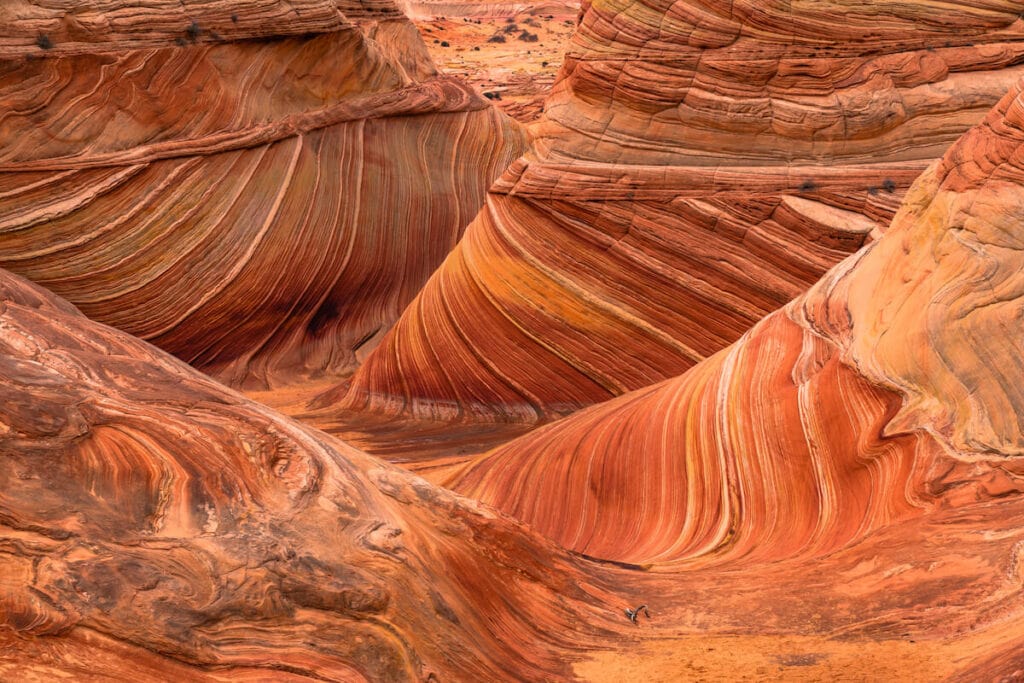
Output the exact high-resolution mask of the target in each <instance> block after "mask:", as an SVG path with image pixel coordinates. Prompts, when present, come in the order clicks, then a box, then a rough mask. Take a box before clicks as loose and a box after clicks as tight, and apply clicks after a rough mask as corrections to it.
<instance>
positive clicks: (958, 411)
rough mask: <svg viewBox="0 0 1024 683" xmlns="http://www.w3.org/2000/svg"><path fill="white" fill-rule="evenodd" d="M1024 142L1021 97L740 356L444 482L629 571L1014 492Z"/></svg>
mask: <svg viewBox="0 0 1024 683" xmlns="http://www.w3.org/2000/svg"><path fill="white" fill-rule="evenodd" d="M1022 148H1024V96H1022V93H1021V87H1020V86H1019V85H1018V86H1017V87H1016V88H1014V89H1013V91H1012V92H1011V93H1010V94H1009V95H1007V96H1006V98H1004V100H1003V101H1002V102H1001V103H1000V104H999V106H998V107H997V108H996V109H994V110H993V112H992V113H991V114H989V116H988V117H987V118H986V119H985V121H984V122H983V123H982V124H981V125H979V126H978V127H977V128H975V129H973V130H972V131H970V132H969V133H967V134H966V135H964V136H963V138H962V139H961V140H960V141H958V142H957V144H956V145H954V146H953V148H952V149H951V150H950V151H949V153H948V154H947V155H946V156H945V157H944V158H943V159H942V160H941V161H939V162H937V163H936V164H935V165H934V166H933V167H932V168H930V169H929V170H928V171H927V172H925V174H924V175H923V176H922V177H921V178H920V179H919V180H918V181H917V184H916V185H915V186H914V187H913V188H912V189H911V191H910V193H909V194H908V196H907V199H906V202H905V204H904V206H903V208H902V209H901V211H900V213H899V214H898V215H897V217H896V219H895V220H894V222H893V225H892V226H891V227H890V229H889V230H888V232H887V233H886V234H885V235H884V236H883V237H882V238H881V239H880V240H879V241H877V242H875V243H873V244H871V245H869V246H868V247H866V248H865V249H863V250H862V251H860V252H858V253H857V254H854V255H852V256H850V257H849V258H847V259H846V260H844V261H843V262H841V263H840V264H838V265H837V266H836V267H835V268H833V269H832V270H831V271H829V273H828V274H827V275H826V276H825V277H824V278H823V279H822V280H821V281H820V282H819V283H817V284H816V285H815V286H814V287H812V288H811V290H810V291H809V292H808V293H807V294H805V295H804V296H802V297H800V298H798V299H796V300H795V301H794V302H793V303H791V304H790V305H788V306H787V307H785V308H784V309H782V310H780V311H778V312H776V313H774V314H772V315H770V316H768V317H767V318H766V319H765V320H764V321H762V322H761V323H759V324H757V325H756V326H755V327H754V328H753V329H752V330H750V331H749V332H748V333H746V334H745V335H744V336H743V337H742V338H741V339H740V340H739V341H738V342H737V343H736V344H734V345H733V346H731V347H729V348H727V349H725V350H723V351H721V352H719V353H718V354H716V355H715V356H713V357H711V358H709V359H708V360H706V361H704V362H702V363H700V364H699V365H697V366H696V367H694V368H693V369H691V370H690V371H689V372H687V373H685V374H683V375H681V376H680V377H678V378H676V379H672V380H669V381H667V382H663V383H661V384H658V385H655V386H652V387H650V388H647V389H643V390H639V391H636V392H632V393H629V394H626V395H624V396H622V397H620V398H617V399H615V400H612V401H608V402H606V403H604V404H602V405H600V406H596V407H594V408H591V409H588V410H586V411H583V412H581V413H579V414H577V415H574V416H572V417H569V418H566V419H564V420H562V421H560V422H557V423H555V424H553V425H550V426H547V427H544V428H541V429H538V430H536V431H534V432H533V433H531V434H529V435H527V436H525V437H522V438H520V439H518V440H516V441H513V442H511V443H510V444H508V445H507V446H504V447H501V448H499V449H497V450H495V451H493V452H491V453H489V454H487V455H484V456H481V457H480V458H478V459H477V460H476V461H475V462H471V463H470V464H467V465H464V466H463V467H462V468H461V469H459V470H457V471H456V472H454V473H452V474H451V476H450V477H449V479H448V480H447V481H446V483H447V484H448V485H449V486H451V487H452V488H454V489H455V490H457V491H460V492H462V493H464V494H467V495H470V496H472V497H474V498H477V499H479V500H483V501H484V502H488V503H491V504H493V505H495V506H497V507H499V508H501V509H504V510H506V511H507V512H509V513H510V514H513V515H515V516H516V517H518V518H520V519H522V520H524V521H527V522H529V523H530V524H531V525H532V526H534V527H535V528H537V529H539V530H541V531H542V532H544V533H546V534H547V535H549V536H550V537H552V538H554V539H556V540H557V541H558V542H559V543H560V544H562V545H564V546H566V547H568V548H571V549H574V550H577V551H579V552H582V553H585V554H588V555H594V556H597V557H602V558H606V559H614V560H619V561H628V562H632V563H637V564H642V563H655V562H666V561H683V560H694V561H701V562H724V561H727V560H730V559H735V558H743V561H744V562H752V561H763V560H777V559H784V558H790V557H799V556H803V555H808V554H809V555H823V554H827V553H829V552H832V551H834V550H836V549H838V548H841V547H846V546H849V545H850V544H852V543H856V542H858V541H860V540H862V539H864V538H866V537H868V536H869V535H870V534H871V533H872V532H874V531H876V530H878V529H881V528H884V527H887V526H890V525H892V524H894V523H895V522H898V521H900V520H904V519H911V518H916V517H920V516H923V515H927V514H929V513H934V512H935V511H937V510H939V509H942V508H944V507H949V506H953V507H955V506H957V505H966V504H977V503H983V502H988V501H994V500H998V499H1000V498H1003V497H1007V496H1010V497H1012V496H1017V495H1019V494H1020V492H1021V491H1022V490H1024V464H1022V463H1021V462H1020V461H1019V460H1020V455H1021V453H1022V445H1024V441H1022V439H1024V437H1022V431H1021V425H1020V416H1021V415H1024V395H1022V394H1021V392H1020V389H1019V383H1016V382H1014V381H1011V380H1010V378H1011V377H1019V376H1020V374H1021V373H1022V372H1024V365H1022V360H1021V359H1022V357H1024V355H1022V353H1021V352H1022V351H1024V348H1022V347H1021V338H1020V335H1019V334H1016V332H1015V331H1017V330H1019V327H1020V315H1019V311H1020V305H1021V297H1022V295H1024V289H1022V288H1021V286H1020V281H1021V276H1020V273H1021V268H1022V265H1024V263H1022V257H1021V254H1022V250H1021V249H1020V235H1021V232H1022V230H1021V223H1020V216H1021V213H1020V210H1019V209H1020V207H1021V205H1022V202H1024V167H1022V166H1021V164H1020V159H1019V157H1020V150H1021V149H1022Z"/></svg>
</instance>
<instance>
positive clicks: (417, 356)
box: [322, 0, 1024, 423]
mask: <svg viewBox="0 0 1024 683" xmlns="http://www.w3.org/2000/svg"><path fill="white" fill-rule="evenodd" d="M1018 14H1019V7H1017V6H1016V5H1015V4H1013V3H978V2H973V1H959V2H953V3H944V4H942V5H941V7H938V6H936V5H934V4H933V3H930V2H924V1H921V0H904V1H900V2H889V1H886V2H867V3H865V2H855V3H854V2H800V3H795V2H793V3H791V2H763V1H761V0H758V1H757V2H753V1H739V2H728V3H726V2H721V3H707V2H697V1H696V0H687V1H683V2H668V1H665V2H658V1H654V0H652V1H647V2H631V3H624V2H615V1H610V2H595V3H591V4H589V5H588V6H586V7H585V8H584V11H583V13H582V15H581V16H582V18H581V24H580V27H579V29H578V31H577V33H576V35H575V37H574V39H573V42H572V45H571V47H570V49H569V52H568V54H567V55H566V62H565V66H564V68H563V70H562V72H561V76H560V79H559V81H558V82H557V83H556V85H555V87H554V90H553V92H552V94H551V96H550V97H549V99H548V101H547V104H546V108H545V112H546V120H542V122H541V123H539V124H538V125H537V126H535V127H534V128H533V129H532V131H533V133H534V134H535V140H534V142H533V144H532V147H531V149H530V151H529V152H528V153H527V154H526V156H524V157H523V158H522V159H520V160H519V161H517V162H516V163H515V164H514V165H513V166H512V167H511V168H510V169H509V171H508V172H507V173H506V174H505V176H504V177H503V178H502V179H501V180H499V181H498V183H497V184H496V185H495V187H494V188H492V190H491V192H490V193H489V194H488V196H487V200H486V205H485V206H484V208H483V210H482V211H481V213H480V215H479V216H478V217H477V218H476V220H475V221H474V222H473V224H472V225H471V226H470V227H469V228H468V229H467V232H466V235H465V237H464V238H463V239H462V241H461V242H460V243H459V246H458V247H457V248H456V249H455V251H454V252H453V253H452V254H451V255H450V256H449V257H448V258H447V260H446V261H445V262H444V264H443V265H442V266H441V268H440V269H439V270H438V271H437V272H436V273H435V274H434V276H433V277H432V278H431V280H430V281H429V282H428V283H427V285H426V287H425V288H424V289H423V291H422V292H421V293H420V294H419V296H418V297H417V298H416V299H415V300H414V301H413V302H412V303H411V304H410V305H409V307H408V309H407V310H406V311H405V313H404V314H403V316H402V318H401V319H400V320H399V322H398V323H397V324H396V326H395V327H394V329H393V330H392V332H391V333H389V335H388V336H387V337H386V338H385V339H384V341H383V342H382V343H381V345H380V346H379V347H377V349H376V350H375V351H374V352H372V353H371V354H370V355H369V357H368V358H367V360H366V362H365V363H364V364H363V365H362V366H361V367H360V369H359V371H358V372H357V374H356V375H355V377H354V379H353V381H352V384H351V387H350V388H348V387H339V388H338V389H336V390H335V391H333V392H330V393H328V394H327V395H325V397H324V399H323V401H322V402H323V403H327V402H334V403H337V404H338V409H337V412H338V414H343V413H345V412H346V411H350V410H363V411H373V412H377V413H383V414H391V415H400V416H405V417H419V418H432V419H441V420H452V419H456V420H463V421H474V420H476V421H510V422H523V423H537V422H544V421H547V420H550V419H551V418H553V417H557V416H559V415H563V414H566V413H570V412H572V411H574V410H577V409H579V408H580V407H583V406H587V405H590V404H593V403H599V402H601V401H604V400H607V399H609V398H611V397H614V396H617V395H620V394H623V393H625V392H627V391H630V390H633V389H638V388H640V387H644V386H648V385H650V384H652V383H655V382H658V381H661V380H665V379H667V378H670V377H674V376H676V375H678V374H680V373H681V372H683V371H685V370H686V369H687V368H689V367H691V366H693V365H694V364H696V363H698V362H700V361H701V360H702V359H704V358H706V357H708V356H710V355H712V354H713V353H715V352H716V351H718V350H719V349H721V348H723V347H724V346H726V345H728V344H729V343H731V342H733V341H735V340H736V339H737V338H739V337H740V335H741V334H743V332H745V331H746V330H747V329H749V328H750V327H751V326H752V325H754V324H755V323H756V322H757V321H758V320H760V319H761V318H762V317H763V316H764V315H766V314H767V313H769V312H771V311H773V310H775V309H777V308H778V307H780V306H782V305H784V304H785V303H786V302H788V301H789V300H791V299H792V298H793V297H795V296H797V295H799V294H800V293H801V292H803V291H804V290H806V289H807V288H808V287H809V286H810V285H811V284H813V283H814V282H815V281H816V280H817V279H818V278H819V277H821V275H822V274H823V273H824V272H825V271H826V270H827V269H828V268H829V267H831V266H832V265H834V264H835V263H836V262H838V261H840V260H841V259H842V258H843V257H845V256H846V255H848V254H850V253H852V252H854V251H856V250H857V249H859V248H860V247H861V246H862V245H863V244H865V243H866V241H868V240H870V239H871V238H873V237H874V236H877V235H878V234H880V232H881V231H882V230H883V228H884V226H885V225H887V224H888V223H889V220H890V219H891V217H892V215H893V213H894V212H895V210H896V208H897V206H898V202H899V198H900V197H901V196H902V194H903V191H904V190H905V188H906V187H907V186H908V185H909V184H910V182H911V181H912V180H913V179H914V178H916V177H917V176H918V175H919V174H920V172H921V171H922V170H923V169H924V168H925V167H926V166H927V165H928V163H930V162H931V161H933V160H934V159H935V158H937V157H939V156H940V155H941V154H942V152H943V151H944V150H945V149H946V148H947V147H948V146H949V144H950V143H952V142H953V141H954V140H955V139H956V137H957V136H958V135H960V134H961V133H962V132H963V131H964V130H966V129H967V128H969V127H970V126H971V125H973V124H974V123H976V122H977V121H979V120H980V119H981V117H982V116H983V115H984V112H985V111H987V110H988V109H989V108H990V107H991V106H992V105H993V104H995V102H996V101H998V99H999V98H1000V97H1001V96H1002V95H1003V94H1004V93H1005V92H1006V90H1007V89H1008V88H1009V87H1010V85H1011V84H1012V83H1013V82H1014V81H1015V80H1016V79H1017V78H1018V77H1019V76H1020V75H1021V74H1022V73H1024V71H1022V67H1021V66H1020V64H1021V62H1024V20H1021V19H1020V17H1019V16H1018Z"/></svg>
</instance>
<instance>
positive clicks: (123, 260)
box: [0, 1, 524, 386]
mask: <svg viewBox="0 0 1024 683" xmlns="http://www.w3.org/2000/svg"><path fill="white" fill-rule="evenodd" d="M78 5H79V3H67V7H63V6H59V5H58V6H55V5H54V4H53V3H46V4H45V5H42V4H40V5H37V4H36V3H27V4H26V3H21V4H20V5H15V6H13V7H7V8H6V9H5V10H4V11H5V12H8V13H9V14H12V15H13V17H14V18H13V19H12V26H13V28H12V30H11V31H10V32H8V33H7V34H5V35H6V40H7V43H5V44H6V45H7V47H6V48H4V50H2V51H0V57H3V59H2V60H0V102H3V103H4V105H5V108H6V111H7V114H6V115H5V116H3V117H2V120H0V139H2V140H3V141H4V142H3V145H2V146H0V188H2V189H0V265H2V266H3V267H6V268H9V269H12V270H13V271H16V272H18V273H19V274H22V275H24V276H26V277H29V278H30V279H32V280H34V281H36V282H39V283H41V284H43V285H44V286H46V287H47V288H49V289H51V290H52V291H54V292H57V293H59V294H61V295H63V296H66V297H67V298H68V299H69V300H71V301H72V302H74V303H75V304H76V305H77V306H79V307H80V308H81V310H82V311H83V312H85V313H86V314H87V315H88V316H90V317H92V318H94V319H96V320H101V321H103V322H107V323H109V324H112V325H114V326H116V327H118V328H120V329H123V330H125V331H127V332H129V333H131V334H134V335H136V336H139V337H141V338H144V339H147V340H150V341H152V342H153V343H155V344H157V345H158V346H160V347H162V348H164V349H166V350H168V351H171V352H172V353H175V354H177V355H178V356H179V357H181V358H183V359H184V360H186V361H188V362H190V363H192V364H193V365H194V366H196V367H199V368H201V369H203V370H204V371H206V372H208V373H211V374H213V375H215V376H217V377H219V378H221V379H222V380H224V381H226V382H228V383H231V384H236V385H241V384H246V385H247V386H267V385H268V384H280V383H287V382H291V381H294V380H295V379H296V378H297V377H302V376H306V375H319V374H325V373H326V374H331V373H344V372H346V371H349V370H351V369H352V368H353V367H354V365H355V364H356V362H357V354H358V353H360V349H362V350H363V351H362V352H363V353H365V350H366V347H367V345H369V346H372V344H373V342H374V341H376V340H377V339H379V337H380V335H382V334H383V332H384V331H385V330H386V329H387V328H388V327H389V326H390V324H391V323H392V322H393V320H394V319H395V318H397V316H398V314H399V312H400V311H401V310H402V308H403V307H404V306H405V304H406V303H407V302H408V301H409V300H411V299H412V297H413V296H414V295H415V293H416V292H417V291H418V290H419V288H420V287H421V285H422V284H423V282H424V281H425V280H426V278H427V277H428V276H429V274H430V272H431V271H432V270H433V269H434V268H435V267H436V266H437V264H438V263H440V262H441V260H442V259H443V258H444V256H445V255H446V254H447V253H448V251H449V250H450V249H451V248H452V246H453V245H454V244H455V243H456V241H457V240H458V238H459V236H460V235H461V232H462V229H463V228H464V226H465V225H466V224H467V223H468V222H469V220H470V219H471V218H472V216H473V214H474V213H475V212H476V210H477V208H478V207H479V206H480V204H481V202H482V200H483V194H484V191H485V190H486V188H487V186H488V185H489V184H490V182H491V181H492V180H493V179H494V177H495V176H496V175H497V174H498V173H500V172H501V170H502V169H503V168H504V167H505V166H506V165H507V164H508V162H509V161H510V160H511V159H513V158H514V157H515V156H516V155H517V154H518V153H519V152H520V151H521V150H522V147H523V142H524V139H523V134H522V132H521V131H520V130H518V128H517V127H516V126H515V125H514V124H513V123H512V122H511V121H509V120H508V119H507V118H505V117H504V116H503V115H501V114H499V113H498V112H496V111H495V110H494V109H493V108H492V107H491V106H490V105H489V104H488V103H487V102H486V100H484V99H483V98H481V97H480V96H479V95H478V94H477V93H475V92H474V91H473V90H471V89H470V88H469V87H468V86H465V85H463V84H461V83H459V82H457V81H455V80H453V79H450V78H446V77H443V76H439V75H438V74H437V72H436V71H435V70H434V67H433V65H432V64H431V63H430V60H429V57H428V56H427V55H426V51H425V48H424V47H423V45H422V42H420V40H419V37H418V35H417V34H416V31H415V28H414V27H413V26H412V25H411V24H410V23H409V22H408V20H406V19H405V18H404V16H402V15H401V13H400V12H398V10H397V9H395V7H394V6H393V5H391V4H389V3H366V4H358V3H350V4H345V3H339V4H337V5H335V4H334V3H332V2H325V1H320V2H312V1H311V2H306V3H302V2H295V3H286V2H259V3H256V2H250V3H246V2H234V3H232V2H213V3H211V2H204V3H200V2H194V3H177V2H173V3H172V2H168V3H150V4H148V5H147V6H146V7H145V8H136V7H134V6H129V5H128V4H123V3H107V5H104V6H102V7H95V6H90V8H89V9H85V8H81V7H79V6H78ZM33 35H35V36H37V37H38V36H46V41H47V42H46V43H43V41H42V40H41V39H39V40H35V39H33V40H35V42H32V41H30V40H29V37H31V36H33Z"/></svg>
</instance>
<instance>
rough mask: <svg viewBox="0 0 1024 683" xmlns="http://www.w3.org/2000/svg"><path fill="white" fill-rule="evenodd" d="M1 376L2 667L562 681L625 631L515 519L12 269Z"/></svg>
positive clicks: (562, 558) (581, 580)
mask: <svg viewBox="0 0 1024 683" xmlns="http://www.w3.org/2000/svg"><path fill="white" fill-rule="evenodd" d="M0 380H2V381H0V642H2V643H3V647H2V648H0V677H4V678H8V677H13V678H14V679H16V680H26V677H27V679H29V680H35V679H34V678H33V677H32V676H33V675H35V676H42V677H43V678H46V677H48V676H55V675H58V674H60V676H61V677H63V676H64V675H67V674H68V672H74V671H78V672H79V673H81V674H82V675H83V679H85V680H93V679H96V678H97V677H105V678H106V679H107V680H110V679H117V680H123V679H125V678H132V677H134V676H135V674H136V672H138V673H139V675H144V676H146V678H144V679H143V680H152V679H159V675H158V674H160V673H161V672H163V675H164V676H171V677H172V678H176V679H178V680H197V679H198V680H207V679H208V678H209V679H210V680H213V679H215V680H241V678H243V677H244V678H246V680H298V679H303V680H309V679H314V678H315V679H317V680H341V681H350V680H351V681H356V680H360V681H361V680H369V681H398V680H542V679H560V680H564V679H565V678H566V677H567V676H568V667H569V664H570V659H568V658H567V657H569V653H572V652H575V651H578V649H579V648H581V647H586V644H587V643H588V642H591V643H593V642H596V639H597V638H598V637H599V636H602V637H604V638H605V639H608V638H611V639H612V640H611V641H608V642H614V640H615V638H614V633H615V632H614V628H606V627H605V626H602V625H601V624H602V623H603V622H604V621H606V617H604V616H602V614H601V613H605V614H607V613H608V609H607V608H605V607H603V606H601V605H602V602H601V601H602V600H603V599H604V598H605V597H606V596H607V595H608V593H607V592H606V591H604V589H601V588H599V587H598V584H597V583H595V582H594V581H593V580H592V579H591V578H590V572H591V570H589V569H588V568H587V566H586V565H585V564H584V563H581V562H579V561H577V560H574V559H573V558H571V557H570V556H568V555H567V554H566V553H565V552H564V551H562V550H561V549H559V548H557V547H556V546H554V545H552V544H550V543H549V542H547V541H545V540H543V539H541V538H540V537H539V536H537V535H536V534H535V533H533V532H530V531H528V530H527V529H525V528H524V527H523V526H522V525H521V524H519V523H517V522H514V521H512V520H510V519H508V518H506V517H502V516H500V515H496V514H495V513H494V512H493V511H488V510H487V509H485V508H482V507H481V506H479V505H477V504H475V503H473V502H472V501H468V500H466V499H463V498H460V497H458V496H455V495H453V494H451V493H450V492H447V491H444V490H442V489H438V488H436V487H433V486H431V485H429V484H427V483H426V482H424V481H423V480H421V479H419V478H417V477H414V476H413V475H411V474H409V473H408V472H405V471H403V470H400V469H397V468H394V467H392V466H390V465H387V464H385V463H382V462H380V461H377V460H375V459H373V458H371V457H369V456H367V455H366V454H364V453H361V452H359V451H357V450H355V449H353V448H351V447H349V446H347V445H346V444H343V443H342V442H340V441H337V440H334V439H332V438H331V437H328V436H327V435H325V434H323V433H320V432H316V431H315V430H312V429H310V428H308V427H304V426H302V425H299V424H297V423H295V422H292V421H291V420H288V419H287V418H284V417H281V416H279V415H277V414H275V413H274V412H273V411H271V410H270V409H268V408H266V407H264V406H261V405H260V404H257V403H254V402H252V401H249V400H247V399H245V398H244V397H242V396H241V395H239V394H237V393H234V392H233V391H231V390H229V389H227V388H224V387H222V386H220V385H218V384H217V383H216V382H214V381H213V380H211V379H209V378H207V377H205V376H203V375H201V374H200V373H198V372H196V371H195V370H193V369H192V368H190V367H189V366H187V365H185V364H184V363H182V362H180V361H178V360H176V359H174V358H172V357H171V356H169V355H168V354H166V353H163V352H162V351H160V350H158V349H156V348H154V347H152V346H150V345H148V344H146V343H144V342H142V341H139V340H137V339H134V338H132V337H130V336H128V335H126V334H124V333H122V332H119V331H117V330H114V329H113V328H109V327H106V326H103V325H99V324H97V323H94V322H92V321H89V320H88V319H86V318H85V317H83V316H82V315H81V314H80V313H79V312H78V311H76V310H75V309H74V308H73V307H72V306H70V305H68V304H67V303H65V302H63V301H61V300H59V299H57V298H56V297H54V296H53V295H52V294H50V293H49V292H46V291H45V290H43V289H42V288H39V287H37V286H35V285H32V284H31V283H28V282H27V281H25V280H22V279H20V278H17V277H15V276H13V275H11V274H10V273H7V272H6V271H0ZM622 621H625V620H622ZM626 624H627V625H628V622H626ZM39 653H45V656H37V655H39ZM163 680H167V678H163Z"/></svg>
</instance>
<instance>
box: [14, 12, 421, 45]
mask: <svg viewBox="0 0 1024 683" xmlns="http://www.w3.org/2000/svg"><path fill="white" fill-rule="evenodd" d="M401 16H402V12H401V11H400V10H399V9H398V8H397V7H396V6H395V5H394V3H392V2H391V1H390V0H147V2H144V3H139V2H128V1H126V0H101V1H99V2H88V3H83V2H78V1H77V0H6V1H5V2H4V4H3V6H2V7H0V21H2V22H3V26H4V31H3V35H2V36H0V57H11V56H17V55H39V54H42V53H44V52H45V53H49V54H65V53H77V52H96V51H98V50H113V51H119V50H123V49H124V48H125V47H126V46H127V45H131V46H132V47H162V46H166V45H168V44H172V43H173V44H175V45H179V46H182V45H186V44H190V43H198V42H220V41H224V40H229V41H233V40H245V39H251V38H267V37H272V36H298V35H302V34H305V33H311V32H324V31H332V30H338V29H342V28H345V27H346V26H347V25H348V20H353V19H388V18H400V17H401Z"/></svg>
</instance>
